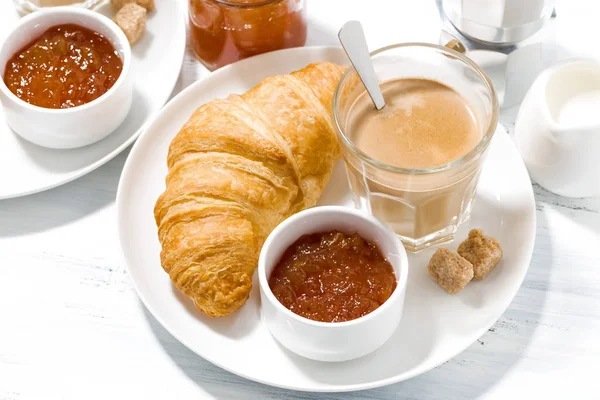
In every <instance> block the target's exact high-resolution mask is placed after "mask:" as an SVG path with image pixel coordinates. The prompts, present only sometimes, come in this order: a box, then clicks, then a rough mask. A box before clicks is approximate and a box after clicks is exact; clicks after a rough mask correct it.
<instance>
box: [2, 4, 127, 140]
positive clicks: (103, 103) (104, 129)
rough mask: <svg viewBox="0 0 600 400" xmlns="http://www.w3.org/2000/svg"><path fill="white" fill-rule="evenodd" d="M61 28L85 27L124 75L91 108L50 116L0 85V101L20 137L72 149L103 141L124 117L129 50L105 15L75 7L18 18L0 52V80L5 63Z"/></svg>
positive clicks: (90, 104) (117, 29) (84, 107)
mask: <svg viewBox="0 0 600 400" xmlns="http://www.w3.org/2000/svg"><path fill="white" fill-rule="evenodd" d="M62 24H77V25H81V26H84V27H86V28H88V29H91V30H92V31H94V32H97V33H99V34H101V35H102V36H104V37H105V38H106V39H107V40H108V41H109V42H110V43H111V44H112V45H113V46H114V48H115V50H116V51H117V53H118V54H119V57H120V58H121V61H122V62H123V69H122V70H121V75H120V76H119V78H118V79H117V81H116V82H115V84H114V85H113V87H111V88H110V89H109V90H108V91H107V92H106V93H105V94H104V95H102V96H100V97H99V98H97V99H95V100H94V101H92V102H90V103H87V104H84V105H81V106H79V107H73V108H69V109H63V110H61V109H58V110H55V109H51V108H43V107H38V106H34V105H31V104H29V103H27V102H25V101H23V100H21V99H19V98H18V97H17V96H16V95H15V94H13V93H12V92H11V91H10V90H9V89H8V87H7V86H6V84H5V83H4V80H3V79H0V100H1V101H2V106H3V110H4V115H5V118H6V122H7V123H8V125H9V126H10V127H11V128H12V129H13V130H14V131H15V132H16V133H18V134H19V135H21V137H23V138H24V139H26V140H29V141H30V142H32V143H34V144H37V145H39V146H43V147H49V148H53V149H72V148H76V147H83V146H87V145H89V144H92V143H95V142H97V141H99V140H101V139H104V138H105V137H106V136H108V135H109V134H110V133H112V132H113V131H114V130H115V129H116V128H117V127H118V126H119V125H121V123H122V122H123V120H124V119H125V117H127V114H128V113H129V110H130V109H131V100H132V96H133V85H132V77H131V74H130V72H131V48H130V47H129V42H128V41H127V37H125V34H124V33H123V31H122V30H121V28H119V27H118V26H117V24H115V23H114V22H113V21H111V20H110V19H109V18H107V17H105V16H104V15H101V14H99V13H97V12H94V11H89V10H86V9H83V8H77V7H55V8H50V9H46V10H41V11H38V12H35V13H32V14H29V15H27V16H25V17H23V18H21V20H20V21H19V23H18V24H17V25H16V26H15V27H14V28H13V30H12V32H11V33H10V34H9V35H8V37H6V38H5V39H4V42H3V43H2V45H1V47H0V76H4V72H5V68H6V63H7V62H8V60H9V59H10V58H11V57H12V56H13V55H14V54H15V53H16V52H18V51H19V50H21V49H22V48H23V46H26V45H28V44H29V43H31V42H32V41H34V40H36V39H37V38H39V37H40V36H41V35H42V34H43V33H44V32H45V31H46V30H48V29H50V28H52V27H54V26H56V25H62Z"/></svg>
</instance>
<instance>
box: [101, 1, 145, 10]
mask: <svg viewBox="0 0 600 400" xmlns="http://www.w3.org/2000/svg"><path fill="white" fill-rule="evenodd" d="M128 3H135V4H137V5H138V6H140V7H144V8H145V9H146V10H148V11H153V10H154V0H110V4H111V5H112V7H113V9H114V10H115V12H116V11H119V10H120V9H121V8H123V6H124V5H125V4H128Z"/></svg>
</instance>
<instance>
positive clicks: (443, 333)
mask: <svg viewBox="0 0 600 400" xmlns="http://www.w3.org/2000/svg"><path fill="white" fill-rule="evenodd" d="M324 60H328V61H333V62H338V63H345V62H346V58H345V56H344V53H343V51H342V50H341V49H338V48H323V47H307V48H300V49H292V50H283V51H279V52H274V53H269V54H265V55H262V56H258V57H254V58H251V59H248V60H244V61H241V62H239V63H236V64H233V65H231V66H228V67H225V68H223V69H220V70H218V71H217V72H215V73H213V74H211V75H210V76H208V77H207V78H206V79H204V80H202V81H198V82H196V83H194V84H193V85H191V86H190V87H189V88H187V89H186V90H184V91H183V92H182V93H180V94H179V95H178V96H177V97H175V98H174V99H173V100H172V101H171V102H170V103H169V104H168V105H166V106H165V108H163V109H162V110H161V112H160V113H159V114H158V116H157V118H156V119H155V120H154V121H153V122H152V124H151V125H150V126H149V127H148V129H147V130H146V131H145V132H144V134H143V135H142V136H141V137H140V138H139V139H138V141H137V143H136V144H135V146H134V148H133V150H132V151H131V154H130V155H129V158H128V160H127V163H126V164H125V168H124V171H123V175H122V177H121V182H120V184H119V191H118V194H117V209H118V225H119V235H120V241H121V247H122V250H123V255H124V260H125V262H126V264H127V268H128V271H129V274H130V276H131V279H132V281H133V283H134V286H135V287H136V290H137V291H138V293H139V296H140V298H141V299H142V301H143V302H144V304H145V305H146V307H148V309H149V310H150V312H151V313H152V314H153V315H154V317H156V319H157V320H158V321H159V322H160V323H161V324H162V325H163V326H164V327H165V328H166V329H167V330H168V331H169V332H170V333H171V334H172V335H173V336H175V337H176V338H177V339H178V340H179V341H181V342H182V343H183V344H185V345H186V346H187V347H189V348H190V349H191V350H193V351H194V352H196V353H197V354H198V355H200V356H202V357H204V358H205V359H207V360H208V361H210V362H212V363H214V364H216V365H218V366H220V367H222V368H224V369H226V370H228V371H230V372H233V373H235V374H237V375H240V376H243V377H246V378H248V379H251V380H254V381H257V382H262V383H265V384H268V385H273V386H278V387H283V388H289V389H294V390H305V391H329V392H339V391H351V390H361V389H368V388H373V387H378V386H383V385H387V384H390V383H394V382H399V381H402V380H405V379H408V378H411V377H413V376H416V375H419V374H422V373H423V372H426V371H428V370H430V369H431V368H434V367H436V366H437V365H440V364H441V363H443V362H445V361H447V360H449V359H450V358H452V357H454V356H455V355H456V354H458V353H460V352H461V351H463V350H464V349H465V348H467V347H468V346H469V345H471V344H472V343H473V342H474V341H475V340H476V339H478V338H479V337H480V336H482V335H483V334H484V333H485V332H486V331H487V330H488V329H489V328H490V327H491V326H492V324H493V323H494V322H495V321H496V320H497V319H498V318H499V317H500V315H502V313H503V312H504V311H505V310H506V308H507V307H508V305H509V304H510V302H511V300H512V299H513V297H514V296H515V294H516V292H517V290H518V289H519V286H520V285H521V282H522V281H523V278H524V276H525V273H526V272H527V268H528V267H529V262H530V260H531V254H532V251H533V244H534V239H535V204H534V198H533V190H532V187H531V182H530V180H529V177H528V175H527V171H526V169H525V166H524V165H523V162H522V161H521V158H520V157H519V154H518V153H517V151H516V149H515V147H514V145H513V143H512V141H511V140H510V139H509V137H508V135H507V134H506V131H505V130H504V129H503V128H502V127H499V128H498V131H497V132H496V135H495V137H494V139H493V141H492V144H491V148H490V152H489V156H488V159H487V161H486V164H485V167H484V170H483V172H482V175H481V181H480V187H479V191H478V194H477V199H476V201H475V205H474V209H473V214H472V217H471V219H470V221H469V222H468V223H467V224H465V226H463V227H462V228H461V230H460V232H459V233H458V238H457V242H459V241H461V240H463V239H464V238H465V237H466V235H467V232H468V230H469V229H470V228H473V227H477V228H482V229H483V230H484V231H485V232H486V233H488V234H490V235H492V236H494V237H496V238H497V239H498V240H499V241H500V243H501V244H502V246H503V248H504V258H503V260H502V261H501V263H500V264H499V266H498V267H497V268H496V269H495V270H494V271H493V272H492V273H491V274H490V275H489V276H488V277H487V278H486V279H485V280H484V281H481V282H474V283H471V284H470V285H468V286H467V288H466V289H465V290H464V291H462V292H461V293H459V294H457V295H453V296H451V295H448V294H447V293H446V292H444V291H443V290H442V289H440V288H439V287H438V286H437V284H436V283H435V282H433V281H432V280H431V279H430V278H429V276H428V274H427V272H426V265H427V262H428V260H429V258H430V256H431V254H432V253H433V251H434V250H433V249H429V250H427V251H424V252H422V253H420V254H418V255H411V256H409V262H410V273H409V281H408V289H407V294H406V304H405V311H404V317H403V319H402V321H401V323H400V327H399V328H398V330H397V332H396V333H395V334H394V335H393V336H392V338H391V339H390V340H389V341H388V342H387V343H386V344H384V346H383V347H382V348H380V349H379V350H377V351H376V352H375V353H372V354H370V355H367V356H365V357H363V358H360V359H357V360H353V361H349V362H343V363H322V362H317V361H310V360H308V359H304V358H302V357H300V356H297V355H295V354H293V353H291V352H289V351H287V350H286V349H284V348H283V347H282V346H280V345H279V344H278V343H277V342H276V341H275V339H273V338H272V337H271V335H270V334H269V332H268V330H267V328H266V327H265V326H264V325H263V324H262V323H261V321H260V317H259V307H260V300H259V296H258V294H259V293H258V284H257V283H256V282H255V285H254V288H253V292H252V294H251V297H250V299H249V300H248V302H247V303H246V304H245V305H244V306H243V307H242V308H241V309H240V310H239V311H237V312H236V313H234V314H232V315H230V316H228V317H225V318H219V319H211V318H209V317H207V316H205V315H202V314H201V313H199V312H198V311H196V310H195V308H194V306H193V305H192V303H191V301H189V300H188V299H187V298H186V297H185V296H183V295H182V294H180V293H179V292H178V290H177V289H175V288H174V286H173V285H172V284H171V282H170V280H169V277H168V276H167V274H166V273H165V272H164V271H163V270H162V268H161V266H160V259H159V253H160V244H159V242H158V239H157V234H156V226H155V222H154V217H153V207H154V203H155V201H156V199H157V198H158V196H159V195H160V194H161V193H162V191H163V190H164V178H165V175H166V173H167V166H166V157H167V149H168V146H169V143H170V142H171V139H172V138H173V137H174V136H175V134H177V132H178V131H179V129H180V127H181V126H182V124H183V123H184V122H185V121H186V120H187V119H188V118H189V116H190V115H191V114H192V112H193V111H194V110H195V109H196V108H197V107H198V106H199V105H201V104H203V103H204V102H206V101H208V100H211V99H213V98H215V97H225V96H227V95H228V94H229V93H232V92H237V93H241V92H244V91H245V90H247V89H249V88H250V87H252V86H253V85H254V84H256V83H258V82H259V81H260V80H261V79H262V78H264V77H266V76H269V75H273V74H282V73H288V72H290V71H292V70H295V69H299V68H301V67H303V66H305V65H306V64H308V63H311V62H316V61H324ZM321 204H342V205H348V206H351V202H350V196H349V191H348V186H347V184H346V178H345V174H344V171H343V166H342V164H341V163H338V165H337V166H336V170H335V173H334V176H333V177H332V179H331V181H330V184H329V186H328V188H327V190H326V193H325V194H324V195H323V197H322V199H321ZM448 246H449V247H454V248H455V247H456V246H457V243H451V244H449V245H448Z"/></svg>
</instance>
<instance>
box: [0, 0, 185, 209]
mask: <svg viewBox="0 0 600 400" xmlns="http://www.w3.org/2000/svg"><path fill="white" fill-rule="evenodd" d="M185 6H186V3H185V2H184V1H171V0H156V11H154V12H153V13H152V14H150V18H149V19H148V27H147V31H146V33H145V35H144V37H143V38H142V39H141V40H140V42H138V43H137V44H136V45H135V46H133V47H132V53H131V54H132V59H131V78H132V79H133V105H132V107H131V111H130V112H129V114H128V115H127V118H125V121H123V123H122V124H121V125H120V126H119V127H118V128H117V129H116V130H115V131H114V132H112V133H111V134H110V135H109V136H107V137H106V138H104V139H102V140H100V141H99V142H96V143H94V144H92V145H89V146H85V147H81V148H78V149H70V150H54V149H47V148H44V147H40V146H37V145H35V144H32V143H30V142H28V141H26V140H24V139H23V138H21V137H20V136H18V135H17V134H15V133H14V132H13V131H12V130H11V129H10V128H9V127H8V124H7V123H6V120H5V118H4V112H3V110H0V149H1V150H0V154H1V156H0V171H11V173H0V199H5V198H11V197H18V196H24V195H27V194H31V193H35V192H39V191H42V190H46V189H50V188H53V187H56V186H58V185H61V184H64V183H66V182H69V181H72V180H73V179H76V178H78V177H80V176H82V175H84V174H86V173H88V172H90V171H92V170H94V169H95V168H97V167H99V166H100V165H102V164H104V163H106V162H107V161H109V160H110V159H112V158H113V157H115V156H116V155H117V154H119V153H120V152H121V151H123V150H124V149H125V148H127V146H129V145H130V144H131V143H132V142H133V141H134V140H135V139H136V138H137V136H138V135H139V134H140V132H141V130H142V128H143V126H144V125H145V124H146V122H147V121H148V120H149V119H150V117H152V116H154V115H155V114H156V112H157V111H158V110H159V109H160V108H161V107H162V106H163V105H164V103H165V102H166V101H167V100H168V98H169V96H170V94H171V92H172V90H173V88H174V87H175V83H176V81H177V78H178V76H179V72H180V70H181V65H182V63H183V56H184V52H185V36H186V32H185V16H186V9H185ZM97 11H98V12H100V13H101V14H104V15H106V16H108V17H112V16H113V15H114V13H113V12H112V9H111V7H110V5H109V4H104V5H102V6H100V7H98V8H97ZM18 21H19V14H18V12H17V11H16V9H15V7H14V5H13V2H12V1H0V43H2V42H3V39H4V38H5V37H6V35H8V33H9V32H10V31H11V30H12V28H13V27H14V26H15V25H16V24H17V23H18ZM88 125H89V122H88ZM84 129H85V127H82V131H83V130H84Z"/></svg>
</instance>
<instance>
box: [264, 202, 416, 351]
mask: <svg viewBox="0 0 600 400" xmlns="http://www.w3.org/2000/svg"><path fill="white" fill-rule="evenodd" d="M334 229H336V230H339V231H341V232H344V233H348V234H351V233H354V232H356V233H358V234H359V235H360V236H362V237H363V238H364V239H367V240H372V241H375V242H376V243H377V245H378V246H379V248H380V250H381V252H382V253H383V255H384V256H385V257H386V258H387V260H388V261H389V262H390V264H392V267H393V268H394V273H395V274H396V278H397V279H398V285H397V287H396V289H395V290H394V292H393V293H392V295H391V296H390V298H389V299H388V300H387V301H386V302H385V303H384V304H382V305H381V306H380V307H379V308H378V309H376V310H375V311H373V312H372V313H370V314H367V315H365V316H363V317H361V318H358V319H355V320H351V321H346V322H318V321H313V320H310V319H307V318H304V317H301V316H299V315H297V314H294V313H293V312H291V311H290V310H288V309H287V308H285V307H284V306H283V305H282V304H281V303H280V302H279V300H277V298H276V297H275V295H273V292H271V289H270V288H269V282H268V280H269V276H270V275H271V272H272V271H273V268H275V266H276V265H277V263H278V262H279V260H280V258H281V256H282V255H283V253H284V252H285V250H286V249H287V248H288V247H289V246H290V245H292V244H293V243H294V242H295V241H296V240H298V239H299V238H300V237H301V236H302V235H305V234H310V233H317V232H325V231H331V230H334ZM258 277H259V282H260V297H261V314H262V319H263V321H264V323H265V324H266V325H267V327H268V328H269V330H270V331H271V334H272V335H273V336H274V337H275V339H277V340H278V341H279V342H280V343H281V344H282V345H283V346H285V347H287V348H288V349H289V350H291V351H293V352H294V353H296V354H299V355H301V356H304V357H306V358H310V359H313V360H318V361H347V360H352V359H355V358H358V357H362V356H364V355H366V354H368V353H371V352H372V351H374V350H376V349H377V348H379V347H380V346H381V345H382V344H384V343H385V342H386V341H387V340H388V339H389V338H390V336H392V334H393V333H394V331H395V330H396V328H397V327H398V324H399V323H400V319H401V318H402V310H403V307H404V297H405V294H406V282H407V277H408V260H407V257H406V251H405V250H404V246H403V245H402V242H400V240H399V239H398V236H396V234H394V233H393V232H392V231H390V230H389V229H388V228H387V227H385V226H384V225H383V224H382V223H381V222H379V221H378V220H377V219H375V218H373V217H371V216H369V215H367V214H365V213H362V212H360V211H357V210H353V209H351V208H348V207H342V206H325V207H315V208H311V209H308V210H305V211H302V212H300V213H298V214H296V215H294V216H292V217H290V218H288V219H287V220H285V221H284V222H283V223H281V224H280V225H279V226H278V227H277V228H275V230H273V232H272V233H271V234H270V235H269V237H268V238H267V240H266V242H265V244H264V245H263V248H262V251H261V253H260V259H259V262H258Z"/></svg>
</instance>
